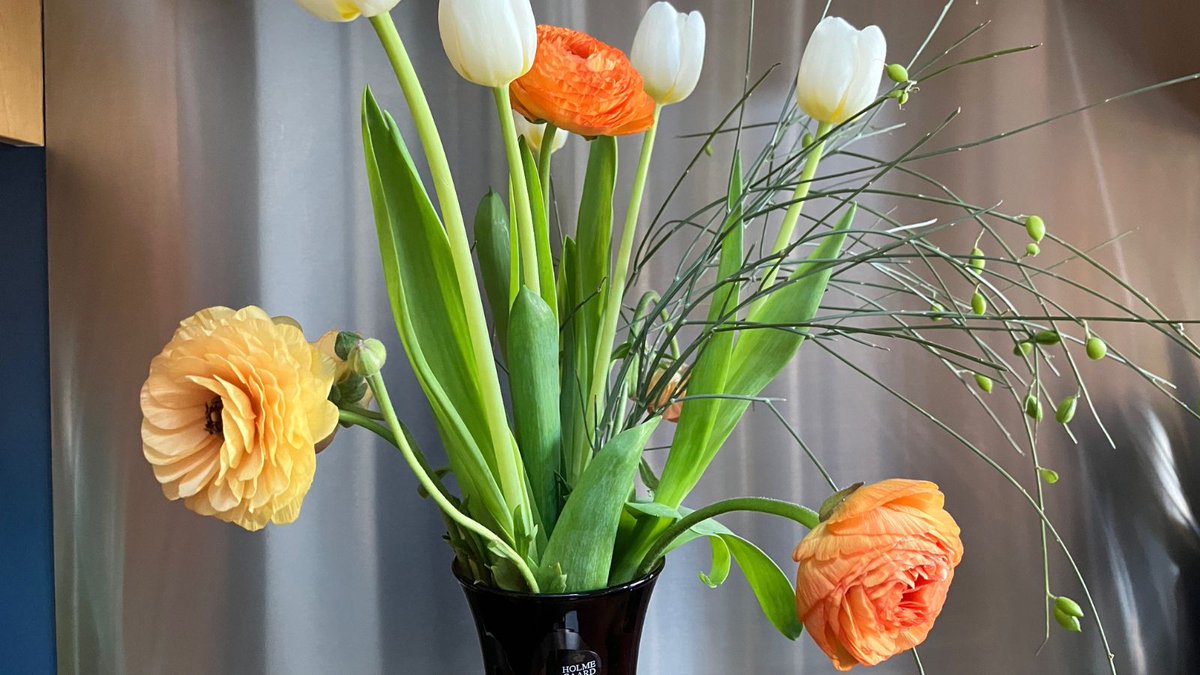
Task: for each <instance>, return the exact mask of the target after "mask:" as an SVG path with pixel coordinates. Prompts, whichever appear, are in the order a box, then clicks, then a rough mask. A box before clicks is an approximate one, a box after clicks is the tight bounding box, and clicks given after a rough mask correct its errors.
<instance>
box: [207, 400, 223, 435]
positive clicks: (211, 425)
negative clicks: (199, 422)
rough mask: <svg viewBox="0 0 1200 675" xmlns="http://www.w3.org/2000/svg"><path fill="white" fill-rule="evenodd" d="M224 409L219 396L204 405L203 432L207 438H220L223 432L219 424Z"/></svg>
mask: <svg viewBox="0 0 1200 675" xmlns="http://www.w3.org/2000/svg"><path fill="white" fill-rule="evenodd" d="M224 409H225V404H224V403H222V402H221V397H220V396H215V397H213V400H211V401H209V402H208V403H205V404H204V430H205V431H207V432H208V435H209V436H221V435H222V433H223V432H224V431H225V429H224V428H223V426H222V424H221V411H222V410H224Z"/></svg>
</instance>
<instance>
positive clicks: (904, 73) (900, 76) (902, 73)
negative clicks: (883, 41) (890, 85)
mask: <svg viewBox="0 0 1200 675" xmlns="http://www.w3.org/2000/svg"><path fill="white" fill-rule="evenodd" d="M886 70H887V76H888V79H890V80H891V81H892V82H895V83H896V84H904V83H905V82H908V69H907V68H905V67H904V66H902V65H900V64H899V63H889V64H888V67H887V68H886Z"/></svg>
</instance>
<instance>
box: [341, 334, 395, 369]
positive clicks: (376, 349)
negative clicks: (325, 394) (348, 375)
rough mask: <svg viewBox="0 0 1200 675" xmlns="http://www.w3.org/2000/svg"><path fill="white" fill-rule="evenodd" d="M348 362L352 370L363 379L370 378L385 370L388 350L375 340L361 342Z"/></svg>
mask: <svg viewBox="0 0 1200 675" xmlns="http://www.w3.org/2000/svg"><path fill="white" fill-rule="evenodd" d="M346 361H347V363H349V364H350V369H351V370H353V371H354V372H356V373H358V374H359V375H362V376H363V377H370V376H372V375H375V374H377V373H379V371H381V370H383V364H384V363H385V362H387V348H386V347H384V346H383V343H382V342H380V341H379V340H376V339H374V338H371V339H368V340H359V341H358V344H356V345H354V349H352V350H351V351H350V358H349V359H347V360H346Z"/></svg>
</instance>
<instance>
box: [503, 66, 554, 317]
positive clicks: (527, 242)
mask: <svg viewBox="0 0 1200 675" xmlns="http://www.w3.org/2000/svg"><path fill="white" fill-rule="evenodd" d="M492 91H493V92H494V93H495V95H496V112H498V113H499V114H500V131H501V133H502V135H503V136H504V153H505V154H506V155H507V156H508V177H509V180H510V181H512V188H513V190H512V191H513V196H512V198H513V201H514V202H515V205H516V207H517V246H518V247H519V249H520V251H521V272H522V274H523V277H524V279H525V285H526V286H528V287H529V290H531V291H533V292H534V293H537V294H538V295H541V294H542V288H541V283H540V282H539V280H538V269H539V268H538V257H537V240H536V239H535V238H534V232H533V211H532V210H531V208H530V206H529V185H528V184H527V183H526V182H525V164H524V162H523V161H522V160H521V146H520V145H519V144H518V143H517V127H516V125H515V124H513V110H512V101H511V100H510V99H509V95H508V87H496V88H495V89H493V90H492Z"/></svg>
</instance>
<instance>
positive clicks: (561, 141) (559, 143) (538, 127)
mask: <svg viewBox="0 0 1200 675" xmlns="http://www.w3.org/2000/svg"><path fill="white" fill-rule="evenodd" d="M513 124H515V125H516V127H517V135H519V136H521V137H522V138H524V139H525V143H526V144H528V145H529V149H530V151H532V152H533V154H534V156H537V154H538V153H540V152H541V151H542V141H543V140H544V139H545V137H546V124H545V123H544V122H543V123H539V124H534V123H533V122H530V121H529V120H526V119H525V118H524V117H522V116H521V115H513ZM567 136H568V132H567V131H565V130H563V129H559V130H558V131H556V132H555V133H554V143H553V145H551V146H550V154H552V155H553V154H554V153H556V152H558V151H559V150H561V149H562V147H563V146H564V145H566V144H567Z"/></svg>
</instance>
